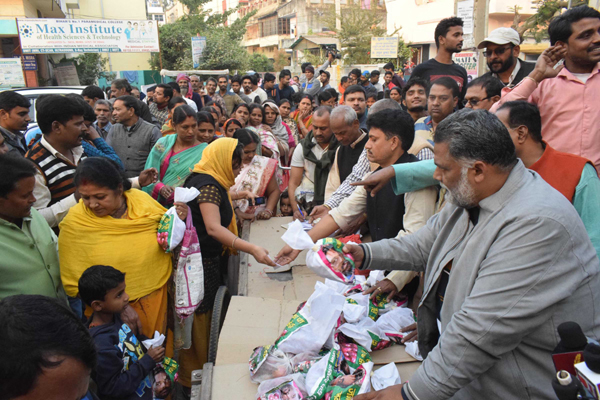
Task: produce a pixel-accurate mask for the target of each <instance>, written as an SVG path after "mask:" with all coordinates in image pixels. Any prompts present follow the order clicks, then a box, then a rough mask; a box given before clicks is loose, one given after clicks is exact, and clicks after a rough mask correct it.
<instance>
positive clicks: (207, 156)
mask: <svg viewBox="0 0 600 400" xmlns="http://www.w3.org/2000/svg"><path fill="white" fill-rule="evenodd" d="M242 157H243V145H242V144H238V140H237V139H232V138H227V137H224V138H220V139H218V140H215V141H214V142H212V143H211V144H210V145H209V146H208V147H207V148H206V149H205V150H204V153H203V154H202V160H200V162H199V163H198V164H196V166H195V167H194V170H193V172H192V175H190V177H189V178H188V179H187V181H186V183H185V187H195V188H196V189H198V190H199V191H200V194H199V195H198V197H197V198H196V199H194V200H192V201H190V202H189V203H187V205H188V206H189V207H190V209H191V210H192V218H193V221H194V227H195V228H196V232H197V233H198V241H199V242H200V251H201V253H202V266H203V268H204V299H203V300H202V303H201V304H200V307H198V309H197V310H196V314H195V315H194V322H193V326H192V346H191V348H190V349H189V350H180V351H179V382H180V383H181V384H182V385H183V386H185V387H187V388H190V387H191V381H190V379H191V376H192V371H193V370H196V369H201V368H202V367H203V365H204V364H205V363H206V362H207V360H208V344H209V340H210V339H209V335H210V323H211V316H212V308H213V304H214V301H215V296H216V294H217V290H218V289H219V286H221V285H223V284H224V279H223V270H222V269H221V265H222V263H221V262H222V258H221V257H222V256H223V255H224V248H225V249H227V250H229V251H235V250H240V251H243V252H246V253H249V254H252V256H254V258H255V259H256V261H258V262H259V263H262V264H267V265H270V266H275V263H273V261H272V260H271V259H270V258H269V253H268V251H267V250H265V249H263V248H262V247H259V246H257V245H255V244H252V243H249V242H246V241H245V240H243V239H240V238H239V237H238V230H237V222H236V219H235V213H234V212H233V204H232V201H231V196H230V195H229V188H230V187H231V186H233V185H234V184H235V178H236V176H237V175H238V174H239V173H240V170H241V168H242Z"/></svg>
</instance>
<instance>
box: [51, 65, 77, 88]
mask: <svg viewBox="0 0 600 400" xmlns="http://www.w3.org/2000/svg"><path fill="white" fill-rule="evenodd" d="M54 76H56V81H57V82H58V86H79V85H81V83H79V75H77V67H75V64H73V63H72V62H68V63H60V64H58V65H57V66H56V67H54Z"/></svg>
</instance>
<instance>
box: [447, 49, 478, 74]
mask: <svg viewBox="0 0 600 400" xmlns="http://www.w3.org/2000/svg"><path fill="white" fill-rule="evenodd" d="M477 57H478V53H477V52H475V51H465V52H462V53H454V55H453V56H452V59H453V60H454V62H455V63H457V64H458V65H460V66H461V67H463V68H464V69H466V70H467V75H468V76H469V82H471V81H472V80H473V79H475V78H477V75H478V74H477V69H478V68H477V67H478V60H477Z"/></svg>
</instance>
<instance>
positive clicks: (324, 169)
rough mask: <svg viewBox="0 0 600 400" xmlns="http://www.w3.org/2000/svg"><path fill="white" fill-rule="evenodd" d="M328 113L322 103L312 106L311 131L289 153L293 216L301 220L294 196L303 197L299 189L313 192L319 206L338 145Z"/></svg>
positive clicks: (329, 111)
mask: <svg viewBox="0 0 600 400" xmlns="http://www.w3.org/2000/svg"><path fill="white" fill-rule="evenodd" d="M330 114H331V107H327V106H321V107H318V108H317V109H315V111H314V113H313V123H312V130H311V131H310V132H309V133H308V135H307V136H306V137H305V138H304V139H303V140H302V141H301V142H300V143H299V144H298V146H296V149H295V150H294V155H293V156H292V162H291V167H292V170H291V172H290V183H289V187H288V192H289V194H290V204H291V205H292V209H293V210H294V219H299V220H300V221H304V217H305V216H307V215H306V214H305V215H302V214H303V213H302V212H300V209H299V208H298V201H297V199H298V198H299V197H301V196H302V192H304V193H310V192H312V193H313V194H314V204H315V205H321V204H323V202H324V201H325V186H326V185H327V177H328V176H329V170H330V169H331V166H332V164H333V160H334V158H335V153H336V150H337V148H338V146H339V142H338V141H337V140H336V138H335V136H334V135H333V132H331V128H330V127H329V116H330ZM308 197H310V196H307V203H308V202H309V200H308ZM307 211H308V210H307Z"/></svg>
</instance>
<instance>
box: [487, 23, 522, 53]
mask: <svg viewBox="0 0 600 400" xmlns="http://www.w3.org/2000/svg"><path fill="white" fill-rule="evenodd" d="M488 43H494V44H499V45H503V44H509V43H512V44H514V45H515V46H518V45H520V44H521V38H520V37H519V32H517V31H515V30H514V29H513V28H498V29H494V30H493V31H492V32H491V33H490V34H489V36H488V37H486V38H485V39H483V41H482V42H481V43H479V45H478V46H477V48H478V49H483V48H485V47H487V45H488Z"/></svg>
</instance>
